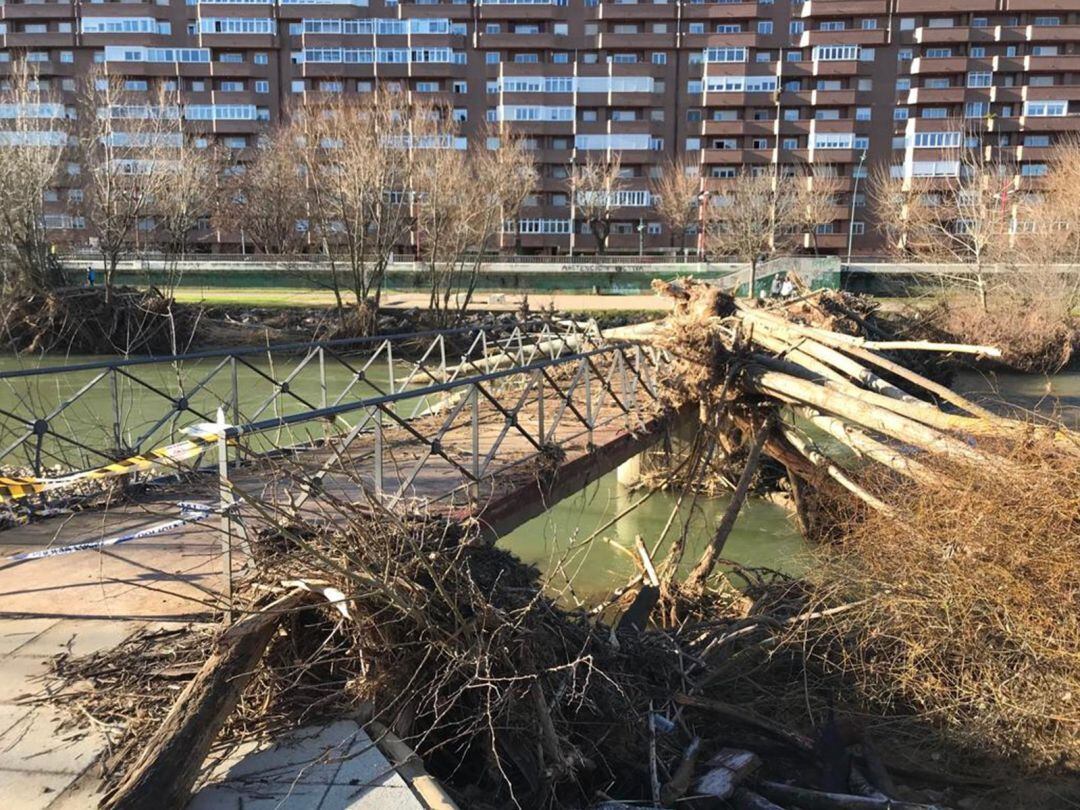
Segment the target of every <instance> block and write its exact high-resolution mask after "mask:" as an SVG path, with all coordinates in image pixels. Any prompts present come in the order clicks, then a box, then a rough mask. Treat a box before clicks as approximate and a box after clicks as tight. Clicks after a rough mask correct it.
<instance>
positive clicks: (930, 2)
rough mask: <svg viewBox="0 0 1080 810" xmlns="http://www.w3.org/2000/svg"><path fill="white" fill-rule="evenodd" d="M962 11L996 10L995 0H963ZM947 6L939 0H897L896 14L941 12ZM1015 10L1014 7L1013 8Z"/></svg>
mask: <svg viewBox="0 0 1080 810" xmlns="http://www.w3.org/2000/svg"><path fill="white" fill-rule="evenodd" d="M963 7H964V11H966V12H979V11H991V12H993V11H997V7H998V4H997V0H965V2H964V6H963ZM946 8H947V6H945V5H943V4H942V2H941V0H897V3H896V13H897V14H925V13H930V14H941V13H942V12H943V11H944V10H945V9H946ZM1013 10H1015V8H1013Z"/></svg>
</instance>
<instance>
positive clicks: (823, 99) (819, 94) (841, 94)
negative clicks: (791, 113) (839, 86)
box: [810, 90, 855, 107]
mask: <svg viewBox="0 0 1080 810" xmlns="http://www.w3.org/2000/svg"><path fill="white" fill-rule="evenodd" d="M811 99H812V100H811V102H810V103H811V104H813V105H815V106H819V107H850V106H852V105H853V104H855V91H854V90H814V91H813V92H812V94H811Z"/></svg>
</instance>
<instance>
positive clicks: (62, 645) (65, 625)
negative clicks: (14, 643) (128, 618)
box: [16, 620, 138, 658]
mask: <svg viewBox="0 0 1080 810" xmlns="http://www.w3.org/2000/svg"><path fill="white" fill-rule="evenodd" d="M137 627H138V625H137V624H135V623H133V622H110V621H102V620H99V621H61V622H55V623H54V624H53V625H52V626H51V627H50V628H49V629H47V630H45V631H44V632H43V633H40V634H38V635H37V636H35V637H34V638H33V639H31V640H30V641H29V642H27V643H26V644H24V645H23V646H22V647H20V648H19V649H18V651H17V652H16V655H27V656H35V657H39V658H51V657H53V656H54V655H60V654H61V653H68V654H69V655H72V656H76V657H78V656H83V655H90V654H91V653H95V652H100V651H102V650H110V649H112V648H113V647H116V646H117V645H118V644H120V642H121V641H123V640H124V639H126V638H127V637H128V636H130V635H131V634H132V633H133V632H135V630H136V628H137Z"/></svg>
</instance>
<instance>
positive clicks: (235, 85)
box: [219, 81, 244, 93]
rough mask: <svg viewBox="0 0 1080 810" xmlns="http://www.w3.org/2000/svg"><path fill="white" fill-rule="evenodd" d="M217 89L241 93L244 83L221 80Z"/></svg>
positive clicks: (223, 91) (224, 91)
mask: <svg viewBox="0 0 1080 810" xmlns="http://www.w3.org/2000/svg"><path fill="white" fill-rule="evenodd" d="M219 89H220V90H221V92H222V93H243V92H244V83H243V82H241V81H223V82H222V83H221V87H220V88H219Z"/></svg>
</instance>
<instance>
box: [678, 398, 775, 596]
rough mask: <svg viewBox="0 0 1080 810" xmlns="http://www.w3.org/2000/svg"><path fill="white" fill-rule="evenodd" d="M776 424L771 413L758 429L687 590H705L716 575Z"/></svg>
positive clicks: (690, 578) (691, 575)
mask: <svg viewBox="0 0 1080 810" xmlns="http://www.w3.org/2000/svg"><path fill="white" fill-rule="evenodd" d="M772 425H773V419H772V417H771V416H770V417H769V418H768V419H766V420H765V424H763V425H762V426H761V428H760V429H759V430H758V434H757V436H755V437H754V443H753V444H752V445H750V453H749V455H748V456H747V457H746V467H745V468H743V472H742V475H741V476H739V483H738V484H737V485H736V486H735V491H734V492H733V493H731V503H729V504H728V507H727V510H726V511H725V512H724V516H723V517H722V518H721V519H720V525H718V526H717V527H716V534H714V535H713V539H712V542H711V543H709V545H708V547H707V548H706V549H705V552H704V553H703V554H702V555H701V559H700V560H698V564H697V565H695V566H694V570H693V571H691V572H690V576H689V577H687V578H686V588H687V590H690V591H700V590H702V589H703V588H704V587H705V583H706V581H708V579H709V576H710V575H712V572H713V569H714V568H715V567H716V561H717V559H719V557H720V553H721V552H722V551H723V550H724V544H725V543H726V542H727V539H728V535H730V534H731V530H732V529H733V528H735V520H736V519H737V518H738V517H739V511H740V510H741V509H742V506H743V503H745V502H746V496H747V495H748V494H749V492H750V484H751V483H753V480H754V473H755V472H757V467H758V464H759V463H760V462H761V450H762V448H763V447H764V446H765V440H766V439H767V438H769V433H771V432H772Z"/></svg>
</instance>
